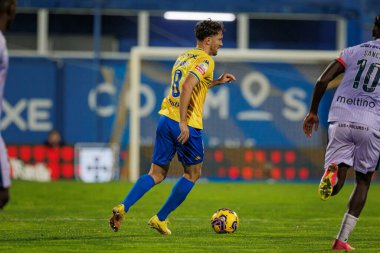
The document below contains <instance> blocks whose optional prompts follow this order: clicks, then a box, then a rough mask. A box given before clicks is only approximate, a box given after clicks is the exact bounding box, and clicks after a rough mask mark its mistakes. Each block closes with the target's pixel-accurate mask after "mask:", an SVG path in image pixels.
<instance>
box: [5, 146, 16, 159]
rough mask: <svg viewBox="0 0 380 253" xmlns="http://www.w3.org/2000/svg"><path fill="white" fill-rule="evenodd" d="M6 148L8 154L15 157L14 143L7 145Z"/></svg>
mask: <svg viewBox="0 0 380 253" xmlns="http://www.w3.org/2000/svg"><path fill="white" fill-rule="evenodd" d="M7 149H8V156H9V157H10V158H17V153H18V152H17V146H14V145H9V146H8V147H7Z"/></svg>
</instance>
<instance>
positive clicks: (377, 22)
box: [374, 14, 380, 29]
mask: <svg viewBox="0 0 380 253" xmlns="http://www.w3.org/2000/svg"><path fill="white" fill-rule="evenodd" d="M374 25H375V26H376V27H377V28H379V29H380V14H379V15H377V16H376V17H375V22H374Z"/></svg>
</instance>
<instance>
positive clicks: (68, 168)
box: [61, 163, 74, 179]
mask: <svg viewBox="0 0 380 253" xmlns="http://www.w3.org/2000/svg"><path fill="white" fill-rule="evenodd" d="M61 174H62V176H63V177H64V178H67V179H73V178H74V165H73V164H70V163H64V164H62V165H61Z"/></svg>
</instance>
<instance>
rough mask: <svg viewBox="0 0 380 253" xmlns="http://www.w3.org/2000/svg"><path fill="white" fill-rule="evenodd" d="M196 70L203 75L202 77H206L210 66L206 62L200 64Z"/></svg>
mask: <svg viewBox="0 0 380 253" xmlns="http://www.w3.org/2000/svg"><path fill="white" fill-rule="evenodd" d="M195 69H196V70H198V72H199V73H201V74H202V75H204V74H205V73H206V71H207V69H208V64H207V63H205V62H202V63H200V64H198V65H197V66H196V67H195Z"/></svg>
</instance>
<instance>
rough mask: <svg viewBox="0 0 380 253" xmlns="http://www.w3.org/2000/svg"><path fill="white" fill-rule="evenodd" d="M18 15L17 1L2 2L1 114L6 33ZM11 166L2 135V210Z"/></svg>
mask: <svg viewBox="0 0 380 253" xmlns="http://www.w3.org/2000/svg"><path fill="white" fill-rule="evenodd" d="M15 15H16V0H0V113H1V109H2V106H1V105H2V102H3V94H4V85H5V79H6V76H7V70H8V50H7V43H6V40H5V37H4V32H5V31H6V30H7V29H8V28H9V26H10V25H11V23H12V21H13V19H14V17H15ZM10 181H11V180H10V166H9V161H8V154H7V149H6V147H5V144H4V141H3V138H2V137H1V134H0V209H3V208H4V206H5V205H6V204H7V202H8V201H9V187H10V183H11V182H10Z"/></svg>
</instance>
